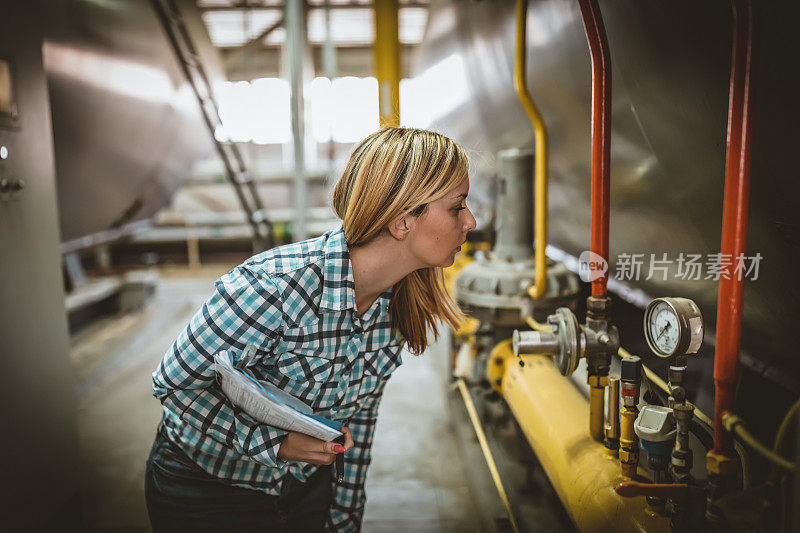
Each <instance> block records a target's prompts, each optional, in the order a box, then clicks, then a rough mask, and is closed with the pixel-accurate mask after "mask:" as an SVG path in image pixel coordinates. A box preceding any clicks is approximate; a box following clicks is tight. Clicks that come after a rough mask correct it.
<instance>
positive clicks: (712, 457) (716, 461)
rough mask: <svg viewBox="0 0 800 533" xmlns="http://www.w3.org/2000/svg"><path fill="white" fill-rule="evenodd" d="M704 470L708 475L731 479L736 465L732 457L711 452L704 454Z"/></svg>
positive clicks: (734, 473)
mask: <svg viewBox="0 0 800 533" xmlns="http://www.w3.org/2000/svg"><path fill="white" fill-rule="evenodd" d="M706 470H708V473H709V474H714V475H718V476H724V477H732V476H735V475H736V472H737V470H738V465H737V464H736V459H734V458H733V457H729V456H727V455H724V454H721V453H717V452H715V451H714V450H711V451H710V452H708V454H706Z"/></svg>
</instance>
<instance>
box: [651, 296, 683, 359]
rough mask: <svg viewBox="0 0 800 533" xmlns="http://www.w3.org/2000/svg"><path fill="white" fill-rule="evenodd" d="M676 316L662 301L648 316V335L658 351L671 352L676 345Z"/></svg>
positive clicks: (677, 332) (677, 329)
mask: <svg viewBox="0 0 800 533" xmlns="http://www.w3.org/2000/svg"><path fill="white" fill-rule="evenodd" d="M679 333H680V326H678V316H677V315H676V314H675V311H673V310H672V308H671V307H670V306H668V305H667V304H666V303H664V302H659V303H658V305H656V306H655V308H654V309H653V311H652V315H651V317H650V337H651V338H652V339H653V344H655V345H656V347H657V348H658V351H659V352H661V353H664V354H671V353H672V352H674V351H675V348H677V347H678V334H679Z"/></svg>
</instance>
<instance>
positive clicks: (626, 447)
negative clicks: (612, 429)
mask: <svg viewBox="0 0 800 533" xmlns="http://www.w3.org/2000/svg"><path fill="white" fill-rule="evenodd" d="M620 378H621V393H622V400H623V402H622V407H621V409H620V413H619V416H620V424H619V425H620V437H619V464H620V471H621V473H622V475H623V476H626V477H628V478H634V477H635V476H636V468H637V466H638V465H639V437H638V436H637V435H636V431H634V429H633V425H634V423H635V422H636V417H637V416H639V406H638V404H639V390H640V387H641V383H642V362H641V360H640V359H639V358H638V357H636V356H632V357H626V358H625V359H623V360H622V368H621V375H620Z"/></svg>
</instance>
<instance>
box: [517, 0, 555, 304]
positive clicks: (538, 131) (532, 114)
mask: <svg viewBox="0 0 800 533" xmlns="http://www.w3.org/2000/svg"><path fill="white" fill-rule="evenodd" d="M527 19H528V0H517V44H516V53H515V54H514V90H515V91H517V96H518V97H519V100H520V102H522V107H524V108H525V111H526V112H527V113H528V117H529V118H530V120H531V123H533V132H534V135H535V145H534V146H535V148H536V150H535V153H534V157H535V158H536V162H535V168H534V174H535V176H536V180H535V183H534V196H535V202H536V208H535V209H536V212H535V217H536V219H535V228H534V237H535V244H536V251H535V257H536V272H535V274H536V278H535V280H534V283H533V285H532V286H531V287H529V288H528V294H530V295H531V297H532V298H541V297H542V295H543V294H544V290H545V288H546V284H547V256H546V255H545V248H547V128H546V127H545V125H544V120H542V114H541V113H540V112H539V109H538V108H537V107H536V104H535V103H534V101H533V98H531V94H530V92H529V91H528V79H527V74H526V67H527V65H526V61H527V53H526V52H527V38H526V37H527Z"/></svg>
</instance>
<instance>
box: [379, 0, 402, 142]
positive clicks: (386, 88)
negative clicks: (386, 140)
mask: <svg viewBox="0 0 800 533" xmlns="http://www.w3.org/2000/svg"><path fill="white" fill-rule="evenodd" d="M398 9H399V5H398V0H375V3H374V10H375V45H374V47H373V49H374V51H375V77H376V78H377V80H378V105H379V107H378V109H379V112H380V126H381V128H386V127H391V126H399V125H400V36H399V33H398V14H397V13H398Z"/></svg>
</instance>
